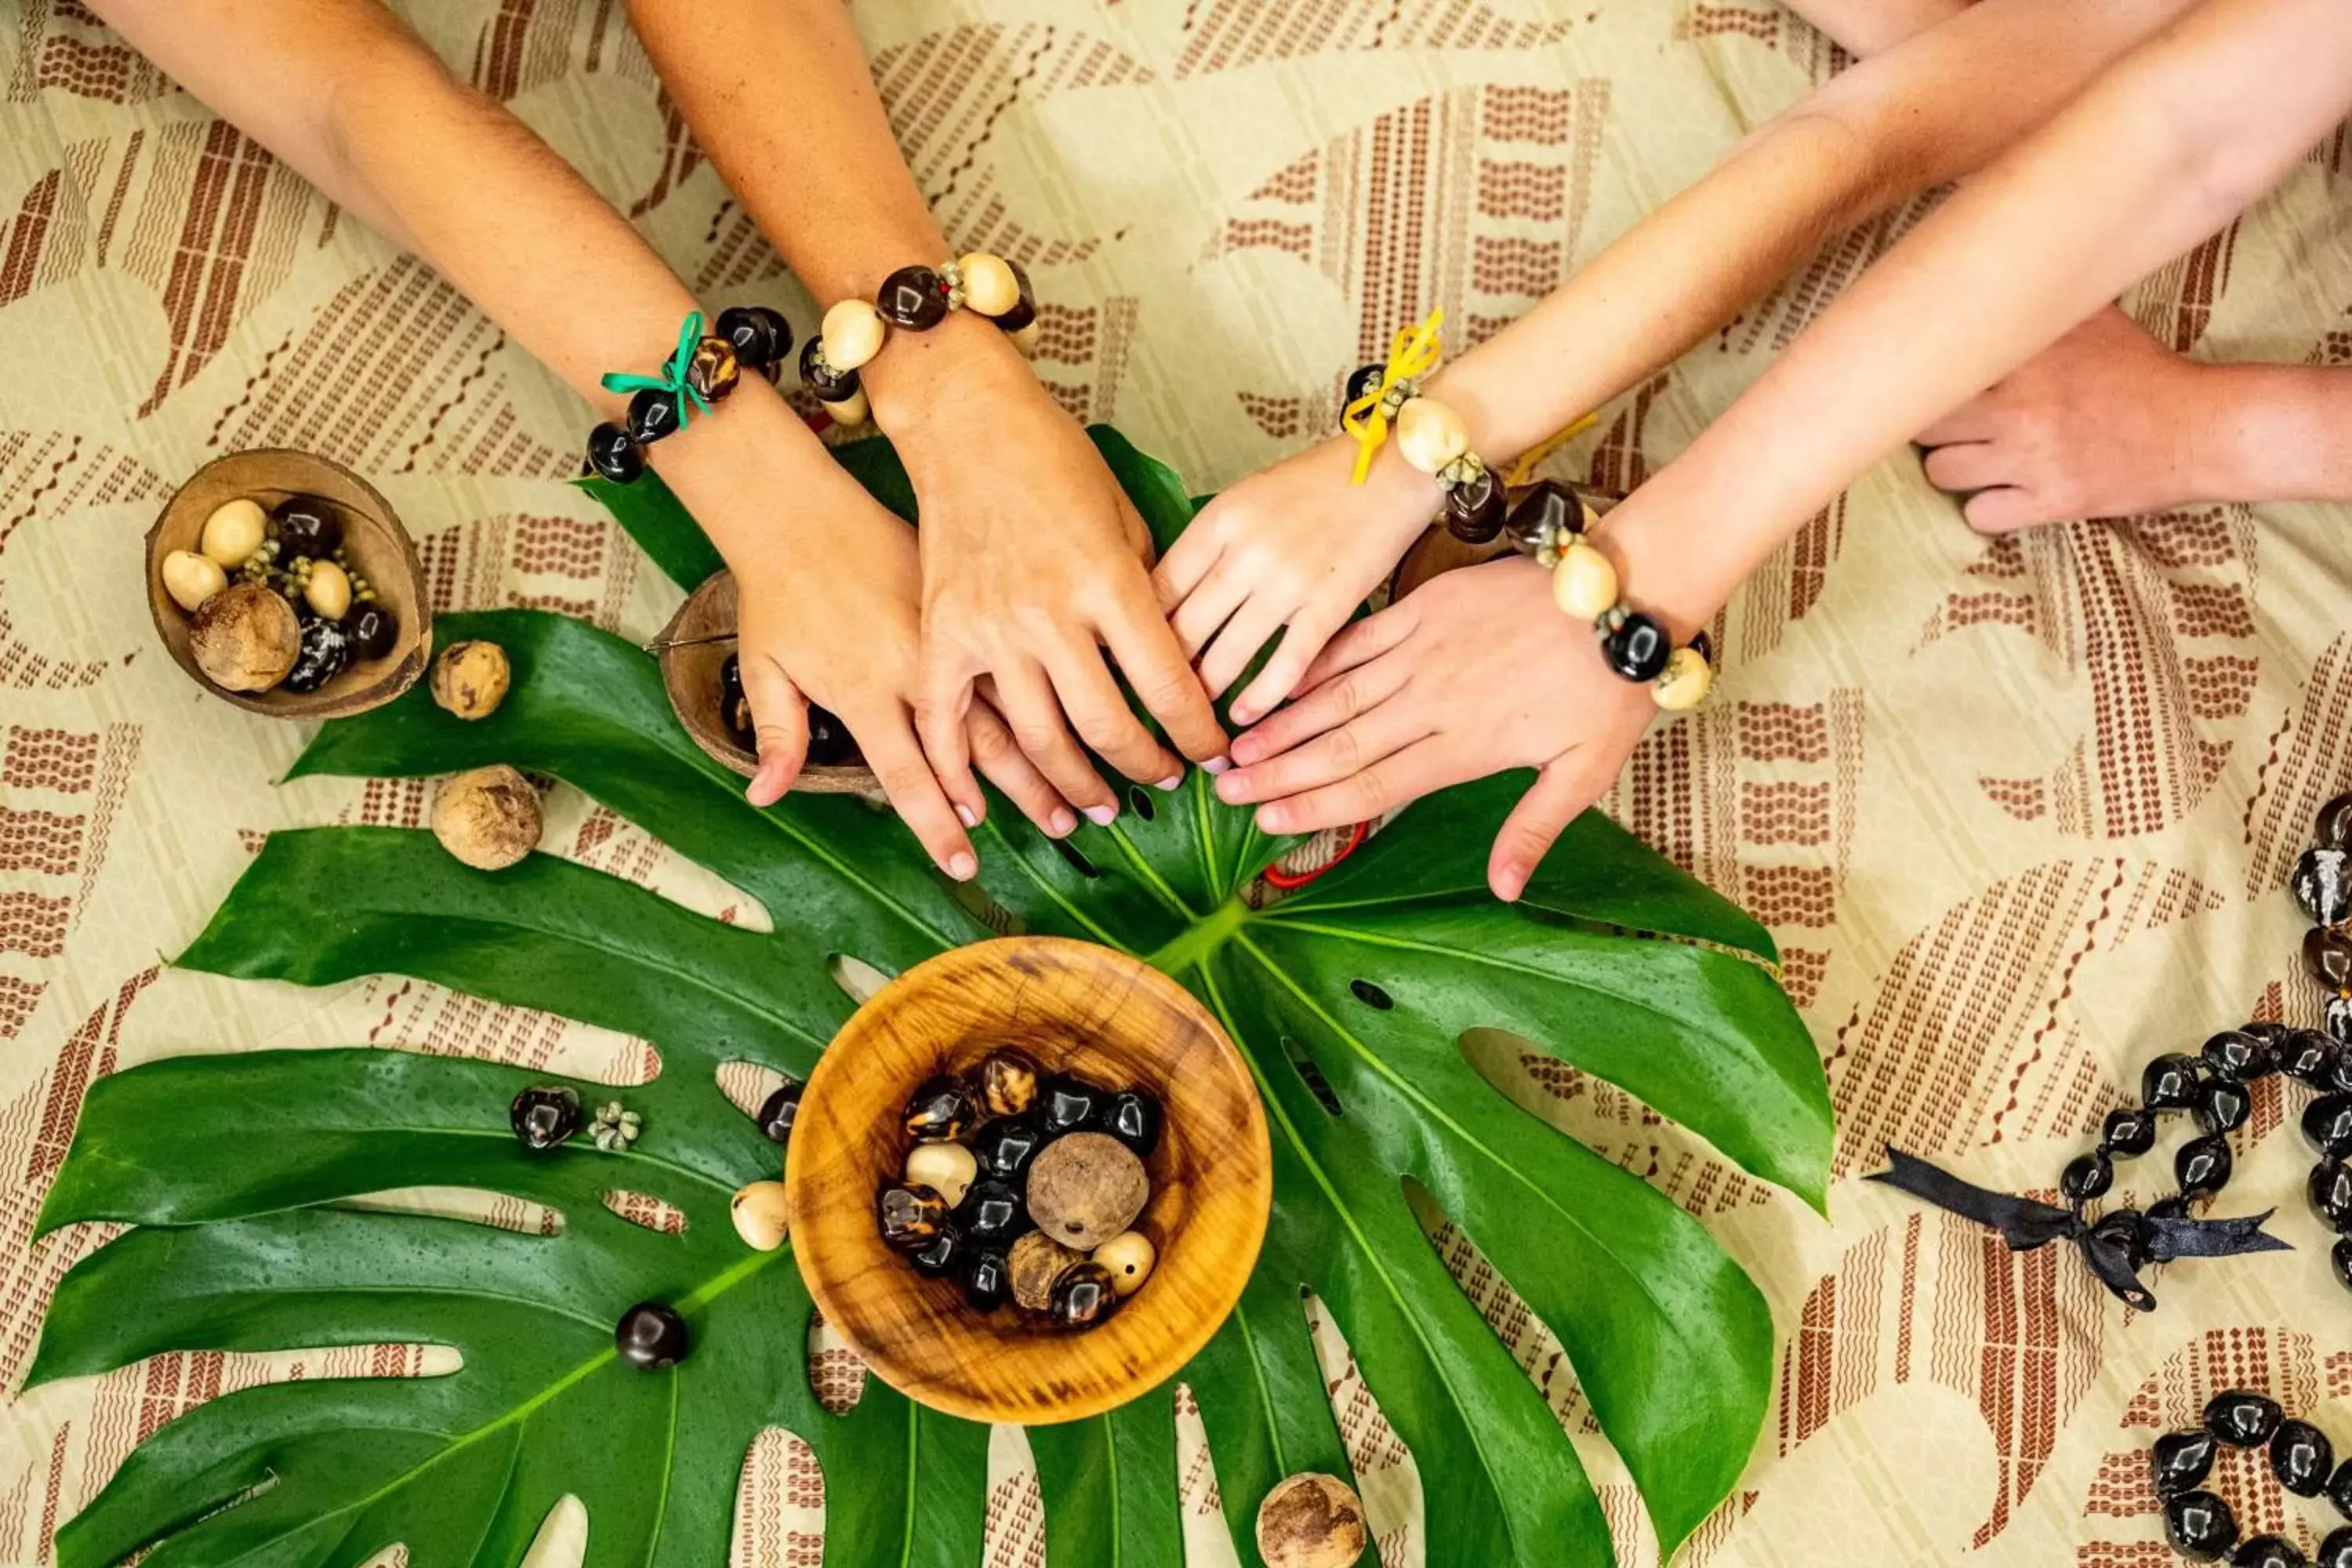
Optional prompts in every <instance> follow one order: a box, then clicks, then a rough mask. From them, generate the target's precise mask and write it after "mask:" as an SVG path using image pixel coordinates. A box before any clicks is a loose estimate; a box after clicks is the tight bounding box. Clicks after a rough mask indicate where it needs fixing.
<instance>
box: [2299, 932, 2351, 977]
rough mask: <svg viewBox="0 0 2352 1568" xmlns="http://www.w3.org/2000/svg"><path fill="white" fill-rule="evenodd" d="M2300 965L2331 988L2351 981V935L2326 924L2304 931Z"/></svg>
mask: <svg viewBox="0 0 2352 1568" xmlns="http://www.w3.org/2000/svg"><path fill="white" fill-rule="evenodd" d="M2303 966H2304V967H2305V969H2307V970H2309V971H2311V977H2312V978H2313V979H2314V980H2316V981H2318V982H2319V983H2320V984H2322V985H2325V986H2326V987H2327V988H2328V989H2329V990H2331V991H2340V990H2342V989H2343V988H2344V987H2345V986H2346V985H2347V984H2352V936H2347V935H2345V934H2344V933H2343V932H2342V931H2330V930H2328V929H2327V927H2326V926H2314V927H2312V928H2311V929H2310V930H2309V931H2305V932H2304V933H2303Z"/></svg>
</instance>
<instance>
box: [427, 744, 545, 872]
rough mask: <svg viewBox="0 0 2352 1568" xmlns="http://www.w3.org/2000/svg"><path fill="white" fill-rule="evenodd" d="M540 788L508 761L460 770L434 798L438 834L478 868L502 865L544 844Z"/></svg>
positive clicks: (450, 848) (444, 845) (497, 868)
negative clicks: (507, 762)
mask: <svg viewBox="0 0 2352 1568" xmlns="http://www.w3.org/2000/svg"><path fill="white" fill-rule="evenodd" d="M539 831H540V816H539V792H538V791H537V790H535V789H533V788H531V787H530V780H529V779H527V778H525V777H523V776H522V775H521V774H520V773H517V772H515V771H514V769H512V768H510V767H509V766H507V764H506V763H493V764H491V765H490V766H488V767H487V768H476V769H474V770H473V771H472V772H471V773H459V774H457V776H456V777H455V778H453V779H451V780H449V781H448V782H447V783H446V784H443V785H442V786H441V793H440V794H439V795H436V796H435V797H434V799H433V837H436V838H438V839H439V840H440V841H441V847H442V848H444V849H446V850H447V851H449V853H450V854H452V855H454V856H456V857H457V858H458V859H459V860H461V861H463V862H465V863H466V864H467V865H468V866H471V867H473V868H475V869H476V870H478V871H502V870H504V869H506V868H508V867H509V866H511V865H513V864H514V863H515V862H516V861H518V860H520V859H521V858H523V857H524V856H526V855H528V854H530V852H531V850H532V849H534V848H536V847H538V845H539Z"/></svg>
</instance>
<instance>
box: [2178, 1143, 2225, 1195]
mask: <svg viewBox="0 0 2352 1568" xmlns="http://www.w3.org/2000/svg"><path fill="white" fill-rule="evenodd" d="M2235 1165H2236V1162H2235V1161H2234V1160H2232V1159H2231V1155H2230V1140H2229V1139H2228V1138H2226V1137H2224V1136H2223V1135H2222V1134H2221V1133H2219V1132H2209V1133H2207V1134H2206V1135H2205V1136H2204V1137H2202V1138H2192V1139H2190V1140H2189V1142H2186V1143H2183V1144H2182V1145H2181V1146H2180V1148H2179V1151H2178V1152H2176V1153H2175V1154H2174V1155H2173V1156H2172V1179H2173V1182H2174V1184H2176V1185H2177V1186H2179V1188H2180V1192H2181V1195H2182V1196H2184V1197H2188V1198H2210V1197H2211V1196H2212V1195H2213V1194H2215V1193H2218V1192H2220V1191H2221V1189H2222V1188H2223V1187H2226V1186H2228V1185H2229V1184H2230V1173H2231V1171H2232V1170H2233V1169H2234V1168H2235Z"/></svg>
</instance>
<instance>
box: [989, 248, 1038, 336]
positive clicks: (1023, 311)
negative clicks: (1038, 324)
mask: <svg viewBox="0 0 2352 1568" xmlns="http://www.w3.org/2000/svg"><path fill="white" fill-rule="evenodd" d="M1004 265H1005V266H1007V267H1010V268H1013V282H1014V283H1016V284H1018V285H1019V286H1020V289H1021V297H1020V298H1019V299H1017V300H1014V301H1013V309H1011V310H1007V311H1005V312H1004V314H1003V315H1001V316H999V317H997V318H996V325H997V327H998V329H999V330H1000V331H1007V332H1017V331H1022V330H1024V328H1026V327H1027V326H1028V325H1029V324H1030V323H1031V322H1032V321H1035V320H1036V319H1037V291H1036V290H1035V289H1032V288H1030V287H1029V269H1028V268H1025V267H1024V266H1022V265H1021V263H1019V262H1017V261H1015V260H1013V258H1011V257H1009V256H1008V257H1006V258H1004Z"/></svg>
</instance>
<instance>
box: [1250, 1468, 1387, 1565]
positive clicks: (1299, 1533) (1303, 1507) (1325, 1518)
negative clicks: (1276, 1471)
mask: <svg viewBox="0 0 2352 1568" xmlns="http://www.w3.org/2000/svg"><path fill="white" fill-rule="evenodd" d="M1369 1541H1370V1536H1369V1534H1368V1533H1367V1532H1366V1531H1365V1529H1364V1505H1363V1501H1362V1500H1360V1498H1358V1497H1357V1496H1356V1491H1355V1489H1354V1488H1353V1487H1350V1486H1349V1484H1348V1483H1347V1482H1345V1481H1343V1480H1341V1479H1339V1477H1337V1476H1327V1475H1324V1474H1323V1473H1321V1472H1320V1471H1318V1470H1305V1471H1301V1472H1300V1473H1299V1474H1297V1475H1295V1476H1290V1477H1287V1478H1286V1479H1283V1480H1282V1481H1280V1482H1278V1483H1276V1486H1275V1489H1273V1490H1272V1491H1270V1492H1268V1493H1266V1494H1265V1501H1263V1502H1261V1503H1259V1504H1258V1505H1257V1554H1258V1555H1259V1556H1260V1557H1263V1558H1264V1559H1265V1568H1352V1565H1353V1564H1354V1563H1355V1561H1356V1559H1358V1558H1359V1557H1361V1556H1362V1555H1363V1554H1364V1547H1365V1545H1366V1544H1367V1543H1368V1542H1369Z"/></svg>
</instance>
